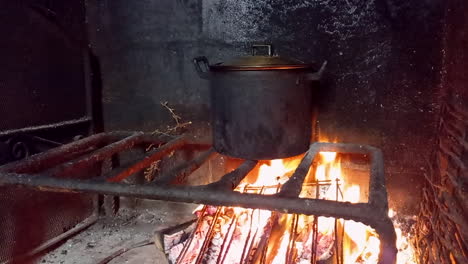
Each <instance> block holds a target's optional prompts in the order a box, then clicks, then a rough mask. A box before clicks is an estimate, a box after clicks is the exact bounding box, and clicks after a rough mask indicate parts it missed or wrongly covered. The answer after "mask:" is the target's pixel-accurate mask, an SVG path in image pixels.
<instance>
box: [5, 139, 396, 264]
mask: <svg viewBox="0 0 468 264" xmlns="http://www.w3.org/2000/svg"><path fill="white" fill-rule="evenodd" d="M127 135H128V134H127ZM137 135H138V134H137ZM113 136H117V135H116V134H113ZM118 136H122V135H118ZM111 137H112V136H109V135H105V136H102V135H101V136H100V135H97V136H95V137H90V138H88V139H85V140H82V141H78V142H75V143H72V144H71V145H68V146H62V147H59V148H57V149H54V150H51V151H49V152H47V153H45V154H43V155H37V156H35V157H31V158H30V159H28V160H26V161H24V162H22V163H16V164H13V165H7V166H4V167H2V168H1V170H0V186H3V185H15V186H22V187H28V188H34V189H39V190H47V191H56V192H89V193H99V194H108V195H117V196H129V197H136V198H145V199H153V200H167V201H176V202H189V203H202V204H209V205H218V206H240V207H245V208H254V209H266V210H271V211H276V212H281V213H296V214H305V215H321V216H325V217H335V218H343V219H345V220H354V221H359V222H362V223H364V224H366V225H369V226H371V227H373V228H374V229H375V230H376V232H377V233H378V234H379V238H380V240H381V255H380V261H379V263H380V264H393V263H394V262H395V257H396V247H395V242H396V236H395V230H394V228H393V225H392V222H391V220H390V219H389V218H388V216H387V208H388V204H387V200H386V189H385V178H384V171H383V157H382V153H381V152H380V150H378V149H376V148H373V147H370V146H363V145H356V144H340V143H314V144H312V145H311V149H310V150H309V152H308V153H307V155H306V156H305V157H304V158H303V160H302V161H301V164H300V165H299V167H298V170H299V171H298V172H295V173H294V174H293V177H292V178H291V180H290V182H287V183H286V184H285V187H283V190H282V194H281V195H261V194H252V193H239V192H234V191H231V190H230V189H232V188H234V187H235V186H237V184H238V183H239V182H240V181H241V180H242V179H243V178H244V177H245V175H247V173H248V172H250V171H251V170H252V169H253V168H254V167H255V165H256V164H257V162H256V161H245V162H244V163H243V164H242V165H241V166H240V167H239V168H238V169H237V170H235V171H233V172H231V173H229V174H227V175H225V176H224V177H223V178H222V179H221V180H220V181H218V182H215V183H212V184H209V185H205V186H171V185H169V186H167V185H166V186H158V185H151V184H147V185H130V184H125V183H115V182H105V181H104V182H99V181H95V180H77V179H64V178H60V179H58V178H53V177H51V175H50V174H47V173H40V174H39V173H38V174H37V175H31V174H24V172H28V173H31V171H33V173H34V172H37V171H40V169H41V168H47V166H46V164H47V163H49V162H50V161H49V160H48V159H55V161H57V160H63V159H65V158H61V157H58V156H60V155H65V154H66V153H69V152H70V149H72V150H73V151H83V150H82V148H91V147H92V146H93V144H94V143H99V144H102V142H103V141H109V140H110V138H111ZM120 144H121V143H120ZM185 144H186V141H185V139H184V138H177V139H174V140H172V141H170V142H169V143H167V144H165V145H163V146H161V147H159V148H158V149H156V150H154V151H151V152H149V153H148V155H147V156H146V157H145V158H143V159H142V160H141V161H139V162H137V163H136V164H134V165H132V166H130V167H128V168H127V169H125V170H124V171H120V172H119V173H118V174H117V175H114V176H113V177H112V178H111V179H110V181H121V180H122V179H124V178H125V177H128V176H129V175H131V174H133V173H136V172H138V171H140V170H142V169H144V168H146V167H148V166H150V165H151V163H153V162H154V161H156V160H158V159H160V158H162V157H163V156H164V155H166V154H167V153H169V152H170V151H173V150H175V149H177V148H178V147H181V146H182V145H185ZM123 145H125V144H123ZM70 146H72V147H70ZM108 151H109V152H108ZM319 151H334V152H339V153H359V154H364V155H369V157H370V160H371V177H370V189H369V202H368V203H358V204H351V203H347V202H336V201H329V200H320V199H309V198H299V197H298V196H297V195H296V194H299V193H300V191H301V190H300V187H301V186H302V183H303V181H304V179H305V176H306V175H307V172H308V170H309V167H310V164H311V162H312V161H313V158H314V156H315V155H316V154H317V153H318V152H319ZM110 152H112V151H110V147H109V150H106V151H103V152H98V153H110ZM103 155H104V154H103ZM104 156H105V155H104ZM87 157H88V158H87V159H85V160H90V159H91V160H92V161H94V159H95V158H91V157H90V156H89V155H88V156H87ZM36 162H38V163H39V165H37V163H36ZM31 168H33V169H31ZM1 172H4V173H3V174H2V173H1ZM11 172H15V173H11ZM286 186H289V187H286ZM297 186H299V188H297Z"/></svg>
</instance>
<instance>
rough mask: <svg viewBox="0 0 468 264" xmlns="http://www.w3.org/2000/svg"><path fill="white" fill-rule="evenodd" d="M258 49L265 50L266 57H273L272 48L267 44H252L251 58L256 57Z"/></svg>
mask: <svg viewBox="0 0 468 264" xmlns="http://www.w3.org/2000/svg"><path fill="white" fill-rule="evenodd" d="M258 48H266V50H267V54H268V56H270V57H271V56H273V54H272V50H273V48H272V46H271V45H269V44H254V45H252V56H257V50H258Z"/></svg>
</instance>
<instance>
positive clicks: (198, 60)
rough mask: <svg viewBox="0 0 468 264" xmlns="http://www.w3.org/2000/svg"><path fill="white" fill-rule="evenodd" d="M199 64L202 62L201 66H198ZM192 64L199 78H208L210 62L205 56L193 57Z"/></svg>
mask: <svg viewBox="0 0 468 264" xmlns="http://www.w3.org/2000/svg"><path fill="white" fill-rule="evenodd" d="M200 64H203V68H202V67H201V66H200ZM193 65H194V66H195V70H196V71H197V73H198V76H200V78H202V79H205V80H208V79H210V66H209V65H210V64H209V62H208V59H207V58H206V57H205V56H200V57H196V58H194V59H193Z"/></svg>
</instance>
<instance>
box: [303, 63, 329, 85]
mask: <svg viewBox="0 0 468 264" xmlns="http://www.w3.org/2000/svg"><path fill="white" fill-rule="evenodd" d="M327 64H328V61H324V62H323V64H322V66H320V69H319V70H318V71H316V72H312V73H308V74H306V79H307V80H308V81H320V79H321V78H322V75H323V72H324V71H325V69H326V68H327Z"/></svg>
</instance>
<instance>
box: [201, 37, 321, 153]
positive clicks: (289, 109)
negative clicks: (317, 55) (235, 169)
mask: <svg viewBox="0 0 468 264" xmlns="http://www.w3.org/2000/svg"><path fill="white" fill-rule="evenodd" d="M261 47H262V48H266V49H267V55H264V56H260V55H256V54H255V53H256V52H255V51H256V50H257V49H259V48H261ZM252 50H253V52H252V53H253V54H252V56H245V57H239V58H236V59H235V60H233V61H232V62H229V63H217V64H214V65H209V63H208V60H207V59H206V57H197V58H195V59H194V60H193V62H194V65H195V69H196V71H197V72H198V74H199V75H200V77H201V78H203V79H207V80H210V85H211V107H212V126H213V132H214V133H213V145H214V148H215V149H216V150H217V151H218V152H219V153H222V154H225V155H229V156H233V157H238V158H243V159H253V160H265V159H278V158H285V157H291V156H295V155H298V154H301V153H303V152H305V151H307V149H308V148H309V144H310V139H311V131H312V98H311V96H312V93H311V87H312V86H311V85H310V81H313V80H318V79H319V78H320V75H321V73H322V71H323V69H324V68H325V63H324V65H323V66H322V68H321V69H320V71H318V72H317V71H316V70H314V68H313V67H312V66H311V65H310V64H305V63H303V62H301V61H298V60H294V59H285V58H282V57H279V56H273V55H272V53H271V46H270V45H255V46H254V47H253V48H252Z"/></svg>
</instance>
